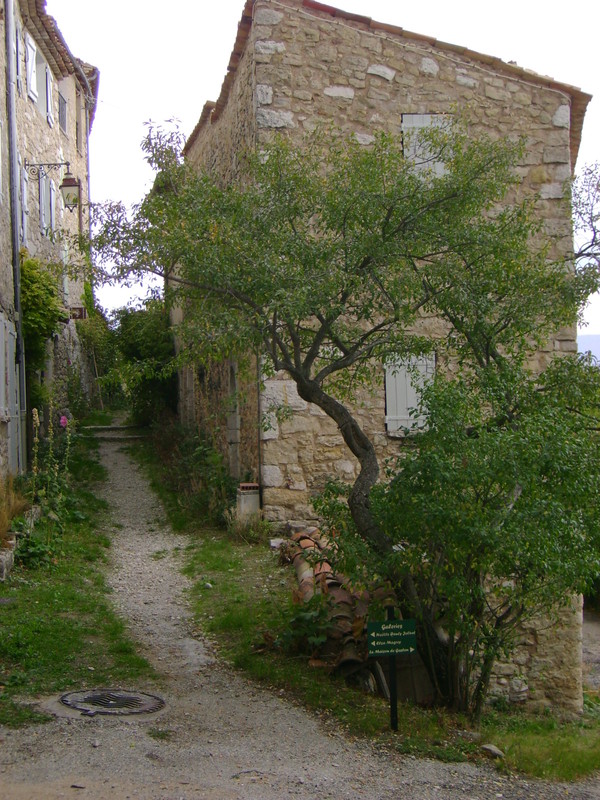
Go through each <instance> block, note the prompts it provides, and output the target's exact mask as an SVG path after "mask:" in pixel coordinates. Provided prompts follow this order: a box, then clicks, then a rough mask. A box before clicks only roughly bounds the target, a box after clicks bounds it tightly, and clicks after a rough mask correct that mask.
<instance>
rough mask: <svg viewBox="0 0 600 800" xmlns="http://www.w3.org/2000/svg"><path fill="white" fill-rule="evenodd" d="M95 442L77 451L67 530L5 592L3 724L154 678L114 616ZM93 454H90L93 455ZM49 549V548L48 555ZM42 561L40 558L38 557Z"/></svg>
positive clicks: (1, 599) (0, 682)
mask: <svg viewBox="0 0 600 800" xmlns="http://www.w3.org/2000/svg"><path fill="white" fill-rule="evenodd" d="M93 446H94V445H93V442H92V443H89V442H87V443H85V444H84V442H83V441H82V440H80V441H78V442H77V443H75V444H74V447H73V451H72V455H71V461H70V470H71V474H72V477H73V480H72V481H71V486H72V487H73V486H75V487H76V488H74V489H73V488H71V489H70V491H69V495H68V498H67V500H66V504H65V505H66V508H67V509H68V512H67V515H66V519H65V521H64V524H63V525H62V526H61V528H62V529H60V530H59V529H58V528H57V527H56V525H55V526H53V527H52V528H51V529H49V530H48V531H47V532H46V533H44V535H43V538H42V540H40V547H39V548H38V551H34V552H33V555H32V554H31V553H29V557H28V559H26V562H25V563H21V564H18V565H17V566H16V567H15V569H14V570H13V572H12V573H11V574H10V577H9V579H8V581H7V582H6V583H3V584H0V723H1V724H4V725H8V726H18V725H21V724H25V723H27V722H32V721H39V720H40V719H42V717H40V715H39V714H37V713H36V712H35V711H34V710H32V707H31V702H30V701H31V700H32V699H34V698H35V697H37V696H39V695H48V694H53V693H58V692H64V691H68V690H72V689H77V688H85V687H92V686H106V685H115V684H122V685H130V684H134V683H135V682H136V681H138V680H141V679H149V678H152V676H153V673H152V669H151V667H150V666H149V665H148V663H147V662H146V661H145V660H144V659H142V658H141V657H140V656H138V655H137V653H136V651H135V648H134V646H133V644H132V643H131V642H130V641H129V639H128V638H127V635H126V632H125V629H124V625H123V622H122V621H121V620H120V619H119V618H118V617H117V616H116V614H115V613H114V612H113V611H112V609H111V607H110V604H109V601H108V597H107V587H106V584H105V582H104V577H103V570H102V566H103V564H104V563H105V561H106V555H107V549H108V547H109V544H110V542H109V540H108V538H107V536H106V535H105V534H103V533H101V532H99V530H98V523H99V521H100V520H101V519H102V515H103V513H104V504H103V503H102V502H101V501H99V500H98V499H97V498H96V497H95V496H94V495H93V494H92V492H91V491H90V488H89V487H90V485H92V483H93V481H96V480H98V479H99V478H101V476H102V468H101V466H100V465H99V464H98V462H97V460H96V459H94V458H93ZM90 448H92V450H90ZM42 545H43V547H42ZM38 552H39V556H40V557H34V556H36V555H37V554H38Z"/></svg>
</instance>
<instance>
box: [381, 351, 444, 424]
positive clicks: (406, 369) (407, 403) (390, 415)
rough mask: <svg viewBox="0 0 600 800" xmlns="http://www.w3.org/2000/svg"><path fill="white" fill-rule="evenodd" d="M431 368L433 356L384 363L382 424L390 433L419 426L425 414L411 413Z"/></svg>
mask: <svg viewBox="0 0 600 800" xmlns="http://www.w3.org/2000/svg"><path fill="white" fill-rule="evenodd" d="M434 372H435V357H434V356H422V357H420V358H413V359H411V360H410V362H409V363H408V364H407V363H406V362H404V363H402V362H398V363H391V362H390V363H388V364H386V365H385V425H386V429H387V432H388V433H389V434H391V435H396V436H400V435H402V434H404V433H406V432H407V431H411V430H418V429H419V428H423V427H424V426H425V425H426V423H427V417H426V415H425V414H415V410H416V409H417V408H418V406H419V400H420V389H422V388H423V386H424V385H425V382H426V380H427V379H428V378H430V377H432V376H433V373H434Z"/></svg>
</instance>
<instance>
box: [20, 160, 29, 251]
mask: <svg viewBox="0 0 600 800" xmlns="http://www.w3.org/2000/svg"><path fill="white" fill-rule="evenodd" d="M28 221H29V176H28V175H27V170H26V169H25V167H23V166H22V167H21V244H27V235H28V230H27V227H28Z"/></svg>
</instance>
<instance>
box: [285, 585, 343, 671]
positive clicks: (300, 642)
mask: <svg viewBox="0 0 600 800" xmlns="http://www.w3.org/2000/svg"><path fill="white" fill-rule="evenodd" d="M331 627H332V622H331V605H330V601H329V598H328V596H327V595H325V594H315V595H314V596H313V597H312V598H311V599H310V600H308V601H307V602H300V603H294V604H292V605H291V607H290V608H289V609H288V611H287V613H286V615H285V621H284V623H283V625H282V626H281V631H280V633H279V635H278V636H277V638H276V639H275V644H276V645H277V646H278V647H281V648H282V649H283V650H284V651H285V652H286V653H289V654H290V655H305V656H313V655H315V654H317V653H318V651H319V648H320V647H321V646H322V645H324V644H325V642H326V641H327V634H328V631H329V630H330V629H331Z"/></svg>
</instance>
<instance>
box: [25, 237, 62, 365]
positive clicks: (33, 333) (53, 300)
mask: <svg viewBox="0 0 600 800" xmlns="http://www.w3.org/2000/svg"><path fill="white" fill-rule="evenodd" d="M21 307H22V313H23V323H22V325H23V339H24V341H25V363H26V366H27V370H28V372H29V373H33V372H37V371H38V370H40V369H43V367H44V363H45V360H46V342H47V341H48V339H49V338H50V337H51V336H52V334H53V333H54V332H55V330H56V327H57V325H58V323H59V321H61V320H62V321H64V320H65V319H66V312H65V309H64V307H63V305H62V303H61V302H60V298H59V294H58V273H57V270H56V268H55V267H54V266H53V265H46V264H42V262H41V261H39V259H37V258H33V257H32V256H30V255H29V253H27V251H23V252H22V253H21Z"/></svg>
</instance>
